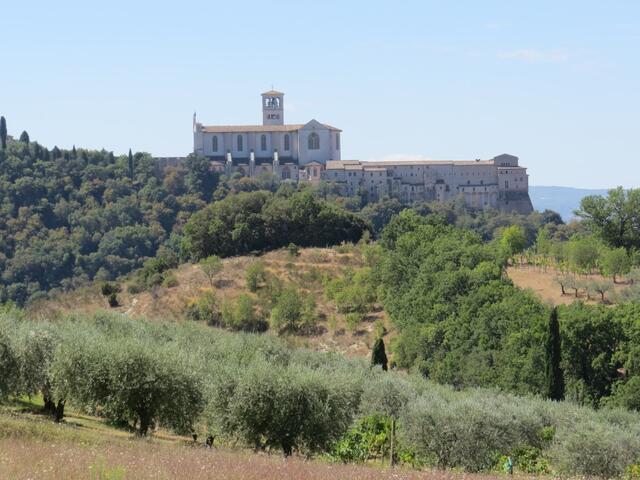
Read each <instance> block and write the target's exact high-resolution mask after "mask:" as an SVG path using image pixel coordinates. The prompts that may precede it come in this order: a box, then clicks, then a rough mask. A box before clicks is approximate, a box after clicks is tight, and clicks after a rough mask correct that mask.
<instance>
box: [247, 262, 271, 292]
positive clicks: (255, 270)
mask: <svg viewBox="0 0 640 480" xmlns="http://www.w3.org/2000/svg"><path fill="white" fill-rule="evenodd" d="M244 279H245V282H246V284H247V288H248V289H249V291H251V292H257V291H258V289H259V288H260V286H261V285H262V284H263V283H264V282H265V281H266V271H265V268H264V262H261V261H256V262H253V263H252V264H251V265H249V266H248V267H247V269H246V271H245V274H244Z"/></svg>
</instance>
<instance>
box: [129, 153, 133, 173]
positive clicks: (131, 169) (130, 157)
mask: <svg viewBox="0 0 640 480" xmlns="http://www.w3.org/2000/svg"><path fill="white" fill-rule="evenodd" d="M129 178H131V179H133V154H132V153H131V149H129Z"/></svg>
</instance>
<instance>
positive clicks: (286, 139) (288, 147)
mask: <svg viewBox="0 0 640 480" xmlns="http://www.w3.org/2000/svg"><path fill="white" fill-rule="evenodd" d="M284 150H285V152H288V151H289V150H291V139H290V138H289V134H288V133H286V134H285V136H284Z"/></svg>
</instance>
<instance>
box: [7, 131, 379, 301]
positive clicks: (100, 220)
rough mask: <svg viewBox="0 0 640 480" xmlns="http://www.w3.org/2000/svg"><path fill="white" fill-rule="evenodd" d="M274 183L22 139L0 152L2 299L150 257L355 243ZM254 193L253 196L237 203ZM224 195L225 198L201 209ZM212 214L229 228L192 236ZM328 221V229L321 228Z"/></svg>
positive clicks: (339, 213) (345, 220)
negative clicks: (214, 246)
mask: <svg viewBox="0 0 640 480" xmlns="http://www.w3.org/2000/svg"><path fill="white" fill-rule="evenodd" d="M278 187H280V185H278V184H276V183H275V182H274V181H273V179H272V178H271V177H268V176H266V177H264V178H260V179H253V180H249V179H243V178H222V179H220V178H218V175H217V174H215V173H214V172H212V171H210V169H209V163H208V161H207V160H206V159H204V158H202V157H197V156H194V155H191V156H189V157H188V158H187V160H186V162H185V163H184V165H181V166H179V167H170V168H166V169H162V170H161V169H158V168H157V167H156V165H155V162H154V160H153V159H152V158H151V156H150V155H148V154H146V153H136V154H132V153H131V152H129V154H128V155H122V156H118V157H116V156H114V155H113V153H111V152H107V151H104V150H103V151H92V150H84V149H79V148H78V149H76V148H75V147H74V148H73V149H71V150H62V149H59V148H57V147H54V148H53V149H51V150H49V149H47V148H45V147H43V146H41V145H39V144H38V143H37V142H32V141H30V139H29V136H28V134H26V132H25V133H24V134H23V135H22V136H21V137H20V140H17V141H11V140H9V141H7V142H6V145H5V148H2V149H0V272H1V275H0V303H1V302H6V301H13V302H15V303H16V304H18V305H24V304H26V303H28V302H32V301H34V300H37V299H38V298H42V297H43V296H46V295H47V294H48V293H49V292H51V291H52V290H54V289H61V290H70V289H73V288H76V287H78V286H79V285H82V284H86V283H87V282H89V281H92V280H105V281H106V280H115V279H116V278H118V277H119V276H121V275H125V274H127V273H129V272H131V271H133V270H135V269H138V268H140V267H142V266H143V265H144V263H145V261H148V260H152V259H153V258H154V257H156V256H158V257H159V258H161V259H162V262H165V263H166V264H167V265H170V266H176V265H177V263H178V262H179V261H180V260H182V261H185V260H187V259H189V258H198V257H202V256H203V255H204V256H207V255H210V254H211V253H220V254H223V255H232V254H238V253H247V252H249V251H252V250H258V251H260V250H264V249H268V248H275V247H278V246H281V245H282V244H283V242H285V243H284V244H288V243H289V242H293V241H295V242H298V243H300V244H301V245H311V244H318V245H326V244H334V243H340V242H342V241H354V240H356V241H357V240H358V239H359V237H360V235H361V234H362V232H363V231H364V230H366V229H367V226H366V225H365V222H364V221H363V220H361V219H360V218H356V217H355V216H354V215H353V214H351V213H349V212H347V211H345V210H344V208H342V207H341V206H340V205H337V204H332V205H328V203H327V202H326V201H325V200H324V199H322V198H320V197H316V196H310V195H308V194H304V193H297V192H296V188H295V187H293V186H290V185H284V186H283V187H282V188H281V189H280V190H279V193H278V195H274V194H273V193H272V192H275V191H276V190H277V189H278ZM254 190H261V191H260V192H257V191H256V192H254V193H243V194H240V195H237V198H236V194H237V193H241V192H251V191H254ZM226 197H233V198H229V199H227V200H223V201H221V202H215V203H213V204H212V206H211V207H209V208H207V209H205V207H206V206H207V205H208V204H209V203H210V202H212V201H215V199H225V198H226ZM263 207H264V208H263ZM256 209H257V211H256ZM261 209H263V210H264V211H261ZM199 211H201V212H200V213H199V214H198V216H196V218H195V219H194V220H193V221H192V222H191V223H190V224H189V227H188V228H187V232H188V238H187V241H186V250H185V246H184V245H183V229H184V228H185V226H186V225H187V224H188V221H189V219H190V217H191V216H192V214H194V213H195V212H199ZM213 215H218V216H219V219H220V221H224V222H227V223H225V224H220V225H221V230H219V231H214V230H212V231H211V232H210V233H211V235H209V233H207V232H206V231H202V230H200V231H199V230H198V229H199V228H201V227H202V224H201V223H198V222H199V219H203V220H210V219H212V218H213V217H212V216H213ZM222 216H225V217H224V218H222ZM229 222H231V223H233V225H231V224H230V223H229ZM307 222H314V223H313V225H307V224H306V223H307ZM325 224H326V225H328V226H332V228H333V230H329V229H325V228H320V225H325ZM227 229H228V230H227ZM202 235H205V236H206V237H207V240H206V242H205V243H203V240H202V238H201V237H202ZM215 235H221V236H220V238H219V239H218V240H220V241H221V242H222V243H220V244H219V245H220V246H218V247H217V248H218V249H223V250H221V251H218V250H212V249H211V247H210V244H211V241H212V240H213V239H214V236H215ZM294 235H297V236H294ZM301 235H302V236H301ZM289 236H291V238H290V239H287V238H288V237H289ZM199 242H200V243H199ZM207 242H208V243H207Z"/></svg>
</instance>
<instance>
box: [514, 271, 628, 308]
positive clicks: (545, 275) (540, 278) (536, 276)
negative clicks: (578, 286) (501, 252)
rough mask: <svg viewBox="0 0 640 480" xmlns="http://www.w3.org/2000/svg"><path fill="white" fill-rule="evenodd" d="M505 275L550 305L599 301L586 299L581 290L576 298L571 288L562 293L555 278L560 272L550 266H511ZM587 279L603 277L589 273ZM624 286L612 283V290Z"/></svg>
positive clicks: (623, 285)
mask: <svg viewBox="0 0 640 480" xmlns="http://www.w3.org/2000/svg"><path fill="white" fill-rule="evenodd" d="M507 275H508V276H509V278H510V279H511V280H512V281H513V283H514V284H515V285H516V286H517V287H519V288H522V289H524V290H531V291H532V292H533V293H535V294H536V295H537V296H538V297H539V298H540V299H541V300H543V301H544V302H547V303H549V304H552V305H569V304H571V303H573V302H575V301H576V300H581V301H583V302H585V303H591V304H596V303H600V302H599V299H598V298H595V297H594V298H591V299H587V298H586V296H585V294H584V292H582V291H581V292H579V294H578V297H577V298H576V297H575V295H574V293H573V291H572V290H568V291H567V293H566V294H565V295H562V290H561V289H560V285H558V283H556V280H555V279H556V277H558V276H559V275H560V274H559V273H558V272H557V271H556V270H554V269H552V268H549V269H547V270H546V271H543V270H540V269H539V268H537V267H533V266H515V267H513V266H512V267H509V268H508V270H507ZM580 278H582V277H580ZM589 279H591V280H603V279H604V278H603V277H602V276H600V275H590V276H589ZM608 280H610V278H609V279H608ZM626 286H627V285H626V284H624V283H618V284H616V285H614V290H620V289H622V288H625V287H626Z"/></svg>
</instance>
